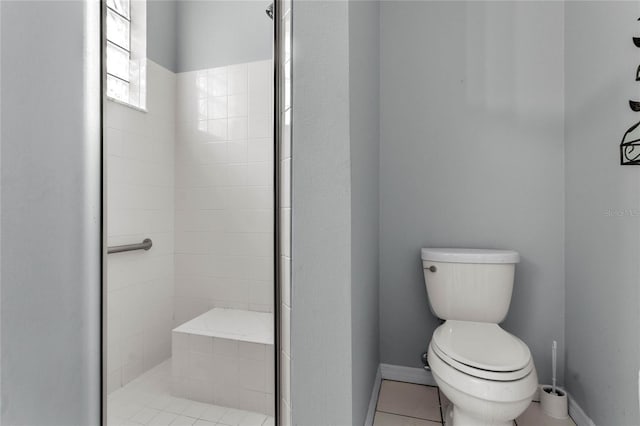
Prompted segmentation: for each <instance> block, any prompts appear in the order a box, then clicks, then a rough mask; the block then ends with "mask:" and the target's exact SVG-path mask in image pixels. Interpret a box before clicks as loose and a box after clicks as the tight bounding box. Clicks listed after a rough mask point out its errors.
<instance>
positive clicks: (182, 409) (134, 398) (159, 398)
mask: <svg viewBox="0 0 640 426" xmlns="http://www.w3.org/2000/svg"><path fill="white" fill-rule="evenodd" d="M170 388H171V359H168V360H166V361H164V362H163V363H162V364H159V365H158V366H156V367H154V368H152V369H151V370H149V371H147V372H146V373H144V374H142V375H141V376H140V377H138V378H137V379H135V380H133V381H131V382H130V383H128V384H127V385H125V386H124V387H122V388H120V389H118V390H116V391H113V392H112V393H110V394H109V395H108V396H107V407H108V408H107V409H108V411H107V424H108V425H109V426H132V425H135V426H139V425H153V426H158V425H172V426H186V425H189V426H213V425H224V426H273V425H275V422H274V418H273V417H270V416H266V415H264V414H260V413H254V412H251V411H244V410H237V409H233V408H226V407H220V406H217V405H212V404H205V403H202V402H195V401H191V400H189V399H184V398H177V397H174V396H172V395H171V393H170Z"/></svg>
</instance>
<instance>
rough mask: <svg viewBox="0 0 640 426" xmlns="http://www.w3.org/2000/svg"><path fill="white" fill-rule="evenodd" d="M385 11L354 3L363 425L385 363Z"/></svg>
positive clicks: (357, 344)
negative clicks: (381, 295) (381, 266)
mask: <svg viewBox="0 0 640 426" xmlns="http://www.w3.org/2000/svg"><path fill="white" fill-rule="evenodd" d="M379 34H380V9H379V2H377V1H364V0H361V1H350V2H349V114H350V126H351V127H350V135H351V337H352V342H351V347H352V349H351V351H352V352H351V356H352V363H353V365H352V368H353V371H352V377H353V379H352V380H353V422H352V424H354V425H356V424H359V425H361V424H364V419H365V417H366V415H367V408H368V406H369V399H370V396H371V390H372V389H373V382H374V379H375V376H376V371H377V370H378V364H379V363H380V349H379V345H380V340H379V334H380V327H379V323H378V317H379V309H378V304H379V301H378V286H379V280H378V228H379V205H378V189H379V188H378V166H379V144H380V127H379V125H378V121H379V118H380V115H379V99H378V95H379V91H380V85H379V83H380V81H379V72H378V69H379V56H380V54H379V52H380V50H379Z"/></svg>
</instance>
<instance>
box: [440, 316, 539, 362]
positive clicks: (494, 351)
mask: <svg viewBox="0 0 640 426" xmlns="http://www.w3.org/2000/svg"><path fill="white" fill-rule="evenodd" d="M432 343H434V344H435V346H436V347H437V349H438V352H440V353H442V354H444V355H446V356H447V357H449V358H451V359H452V360H454V361H457V362H459V363H461V364H464V365H467V366H470V367H473V368H477V369H482V370H485V371H493V372H513V371H519V370H522V369H525V367H527V366H528V364H529V363H530V361H531V352H529V348H528V347H527V345H525V344H524V342H523V341H522V340H520V339H518V338H517V337H516V336H514V335H512V334H509V333H507V332H506V331H504V330H503V329H501V328H500V327H499V326H498V324H491V323H482V322H471V321H453V320H448V321H446V322H445V323H444V324H442V325H441V326H440V327H438V328H437V329H436V331H435V332H434V333H433V340H432Z"/></svg>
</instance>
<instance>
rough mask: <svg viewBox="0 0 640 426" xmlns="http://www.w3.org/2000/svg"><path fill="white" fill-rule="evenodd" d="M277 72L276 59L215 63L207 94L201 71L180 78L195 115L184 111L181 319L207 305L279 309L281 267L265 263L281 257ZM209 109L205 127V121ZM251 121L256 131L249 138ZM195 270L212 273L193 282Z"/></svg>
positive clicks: (179, 196) (179, 162)
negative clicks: (274, 112)
mask: <svg viewBox="0 0 640 426" xmlns="http://www.w3.org/2000/svg"><path fill="white" fill-rule="evenodd" d="M272 73H273V71H272V62H271V61H259V62H252V63H249V64H237V65H232V66H228V67H221V68H215V69H211V70H207V72H206V75H207V79H206V89H207V90H206V94H205V95H204V96H202V92H201V90H200V89H199V87H200V85H202V84H205V83H202V82H198V75H197V74H194V73H180V74H179V75H178V77H177V78H178V91H181V90H182V89H183V88H184V90H185V93H179V94H178V99H179V100H180V103H179V105H180V106H179V107H181V105H183V104H184V105H186V106H187V107H188V108H189V111H188V113H189V114H191V116H189V115H187V114H186V113H185V114H183V113H180V114H178V116H177V117H178V121H182V123H180V122H179V123H178V125H177V130H176V135H177V140H176V171H175V179H176V194H175V203H176V216H175V230H176V238H175V247H176V257H175V259H176V260H175V265H176V276H177V278H176V291H175V293H176V301H177V302H176V319H177V318H178V317H179V318H180V320H181V321H182V320H186V319H191V318H188V315H189V314H190V313H191V314H195V313H197V312H200V311H201V310H202V309H203V307H204V306H209V305H213V306H217V307H234V308H241V309H255V310H260V311H273V297H272V296H270V294H271V295H272V294H273V289H272V288H273V277H272V276H269V274H273V268H272V267H268V266H267V264H268V263H270V262H271V263H273V260H272V259H273V162H274V159H273V151H274V149H273V141H272V126H273V124H272V120H270V119H269V117H270V116H271V109H272V103H273V95H272V93H271V92H272V89H270V88H271V86H272V83H271V81H272ZM202 100H204V101H206V102H205V103H206V105H200V104H199V102H200V101H202ZM202 109H206V114H207V119H208V121H207V125H206V129H205V130H202V129H201V128H200V127H199V126H200V124H199V123H198V120H199V118H200V113H201V110H202ZM256 115H259V117H256ZM250 122H251V123H252V125H253V130H252V132H253V134H256V135H258V136H257V137H255V138H253V139H251V140H248V137H249V131H250V130H249V128H250ZM247 265H251V266H250V267H248V266H247ZM194 276H198V277H201V278H202V277H205V278H206V279H212V281H210V282H204V283H205V284H202V283H203V281H199V282H198V284H197V285H195V284H194V283H195V282H196V281H195V278H194ZM182 280H185V282H182ZM258 282H259V284H256V283H258ZM269 286H270V287H271V291H270V292H269V291H267V290H266V288H267V287H269ZM253 290H256V292H255V293H254V292H253ZM196 299H200V300H201V302H200V303H196V302H195V301H194V300H196ZM178 300H179V302H178Z"/></svg>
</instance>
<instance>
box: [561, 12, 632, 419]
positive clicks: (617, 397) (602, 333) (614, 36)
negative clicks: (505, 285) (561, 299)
mask: <svg viewBox="0 0 640 426" xmlns="http://www.w3.org/2000/svg"><path fill="white" fill-rule="evenodd" d="M639 12H640V9H639V8H638V3H637V2H586V1H585V2H583V1H577V2H566V3H565V16H566V28H565V46H566V49H565V51H566V56H565V71H566V73H565V85H566V125H565V140H566V155H565V158H566V163H565V164H566V187H567V189H566V192H567V198H566V216H565V222H566V252H565V253H566V336H567V351H566V358H567V359H566V374H565V377H566V380H565V381H566V386H567V389H568V391H569V392H570V394H571V396H572V397H573V398H575V400H576V401H577V402H578V403H579V404H580V406H581V407H582V408H583V409H584V411H585V412H586V413H587V415H588V416H589V417H590V418H591V419H592V420H593V421H594V422H595V423H596V424H598V425H631V424H634V425H635V424H639V423H640V414H639V412H638V369H639V368H640V347H639V344H638V329H640V310H639V309H638V308H639V284H638V282H639V281H638V276H639V273H640V270H639V269H638V258H639V256H640V240H639V235H640V233H639V231H640V223H639V222H638V216H639V214H640V213H639V211H638V209H639V208H640V207H639V205H640V179H639V176H640V175H639V173H640V168H638V167H635V166H624V167H623V166H620V165H619V161H620V158H619V147H618V146H619V143H620V141H621V139H622V135H623V134H624V132H625V131H626V130H627V129H628V128H629V127H631V125H632V124H634V123H637V122H638V120H640V117H638V114H637V113H634V112H632V111H631V110H630V109H629V107H628V100H629V99H634V100H635V99H637V98H638V93H639V91H638V89H639V87H640V86H638V83H637V82H636V81H635V73H636V69H637V67H638V65H639V64H640V55H639V54H638V53H640V51H639V50H638V48H636V47H635V46H634V45H633V43H632V41H631V37H635V36H637V35H638V21H637V19H638V13H639ZM585 29H591V30H587V31H585ZM593 29H597V30H593Z"/></svg>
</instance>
